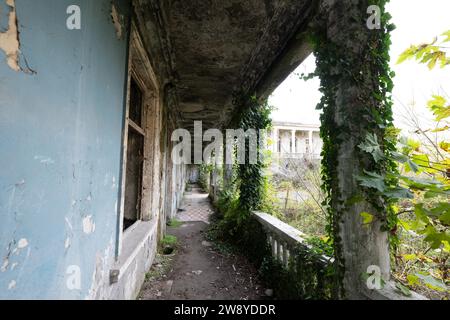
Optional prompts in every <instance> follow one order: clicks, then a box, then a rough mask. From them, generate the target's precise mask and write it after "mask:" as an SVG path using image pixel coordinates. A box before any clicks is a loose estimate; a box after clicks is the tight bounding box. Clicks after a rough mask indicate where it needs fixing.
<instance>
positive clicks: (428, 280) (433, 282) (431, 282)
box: [415, 273, 449, 292]
mask: <svg viewBox="0 0 450 320" xmlns="http://www.w3.org/2000/svg"><path fill="white" fill-rule="evenodd" d="M415 276H416V277H417V278H419V279H420V280H421V281H422V282H423V283H424V284H425V285H426V286H427V287H428V288H430V289H433V290H437V291H441V292H445V291H448V290H449V288H448V287H447V286H446V285H445V284H444V283H442V282H441V281H439V280H437V279H436V278H434V277H433V276H431V275H430V274H426V273H416V274H415Z"/></svg>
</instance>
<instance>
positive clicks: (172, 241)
mask: <svg viewBox="0 0 450 320" xmlns="http://www.w3.org/2000/svg"><path fill="white" fill-rule="evenodd" d="M177 243H178V239H177V237H175V236H172V235H167V236H165V237H164V238H163V239H162V241H161V245H162V246H163V247H164V246H176V245H177Z"/></svg>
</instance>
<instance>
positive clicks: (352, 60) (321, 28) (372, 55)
mask: <svg viewBox="0 0 450 320" xmlns="http://www.w3.org/2000/svg"><path fill="white" fill-rule="evenodd" d="M369 2H370V3H369V4H373V5H377V6H379V7H380V9H381V12H382V16H381V29H379V30H364V28H361V30H360V32H362V33H364V34H363V35H362V38H363V39H365V38H368V42H367V44H365V45H364V46H363V47H362V51H363V52H356V51H354V50H349V48H348V39H347V38H345V37H344V38H343V39H339V40H340V41H339V40H337V41H330V38H329V35H328V32H329V30H328V27H329V25H328V24H327V23H326V22H325V23H323V22H322V23H318V24H317V25H316V26H315V27H314V31H313V34H312V42H313V48H314V49H313V50H314V54H315V57H316V71H315V72H314V73H313V74H311V75H309V76H308V77H313V76H317V77H319V79H320V92H321V93H322V98H321V101H320V103H319V104H318V106H317V109H319V110H322V115H321V124H322V125H321V138H322V140H323V142H324V147H323V152H322V157H323V158H322V182H323V186H322V188H323V190H324V192H325V194H326V200H325V201H324V203H323V205H324V207H325V208H327V210H328V227H327V231H328V233H329V235H330V238H331V239H332V242H333V246H334V253H335V258H336V265H335V267H336V275H337V277H336V281H337V283H336V287H340V288H341V290H340V295H341V296H343V295H345V293H344V292H343V289H342V285H341V284H342V279H343V275H344V259H343V252H342V247H341V244H340V243H341V239H340V238H339V232H340V230H339V228H340V227H339V223H340V220H341V217H342V215H343V213H344V212H347V211H348V210H349V208H350V207H351V206H353V205H354V204H355V203H357V202H359V201H362V200H363V199H364V200H366V201H368V202H369V203H370V205H371V206H372V207H373V208H374V211H376V212H377V214H378V215H379V217H378V218H379V219H380V220H381V221H383V228H384V230H386V231H389V230H393V228H395V225H396V216H395V214H394V212H393V210H392V207H391V205H392V203H393V199H392V198H389V197H387V196H385V195H382V196H380V194H379V193H376V192H374V191H373V189H371V188H367V187H364V186H363V187H362V188H360V190H358V193H356V194H354V195H353V196H352V197H351V198H350V199H346V201H344V200H342V195H341V194H340V191H339V190H340V188H339V183H340V181H339V174H338V171H337V170H338V161H339V159H338V151H339V147H340V146H341V145H342V144H343V143H344V142H345V141H347V140H348V139H356V141H359V144H363V143H364V141H365V138H366V137H367V135H368V134H370V133H372V134H375V135H376V137H377V139H379V141H378V142H379V144H378V145H379V149H378V150H377V152H379V153H380V154H382V155H386V157H380V158H379V159H374V158H373V157H370V156H368V154H367V152H366V150H364V148H363V147H357V148H355V150H352V152H353V155H354V157H355V158H357V159H358V160H359V161H360V167H361V168H368V169H369V170H370V172H373V173H375V174H378V175H383V176H384V174H385V173H386V172H395V171H396V170H397V169H396V164H395V162H394V161H392V160H391V158H390V157H389V155H390V154H391V153H392V152H394V151H395V140H396V131H395V130H393V125H392V121H393V118H392V99H391V92H392V89H393V82H392V77H393V76H394V74H393V72H392V71H391V70H390V67H389V61H390V59H389V48H390V44H391V40H390V31H392V30H393V28H394V26H393V25H392V24H390V22H389V21H390V18H391V17H390V15H389V14H388V13H386V12H385V5H386V3H387V2H388V1H387V0H372V1H369ZM336 5H337V6H339V5H340V4H336ZM360 9H361V10H363V9H364V8H360ZM333 10H334V9H333ZM364 12H365V11H364ZM353 14H354V16H353V17H352V12H348V19H354V21H360V22H361V23H362V24H364V25H365V23H366V21H364V18H366V17H365V16H364V15H361V11H355V12H354V13H353ZM341 32H344V33H345V30H342V31H341ZM351 32H352V37H353V38H355V39H356V38H358V36H359V35H358V34H354V33H356V31H355V30H351ZM347 37H348V35H347ZM343 83H345V85H346V86H349V87H354V88H357V90H358V95H357V99H358V103H359V105H361V106H364V107H362V108H355V110H351V111H350V112H349V114H345V115H343V114H340V112H341V110H339V109H338V106H337V104H336V99H337V97H338V96H339V94H340V92H339V90H340V88H341V85H342V84H343ZM338 116H340V117H345V121H344V122H343V121H341V123H339V124H337V121H336V118H337V117H338ZM342 122H343V123H342ZM361 123H364V125H363V126H362V125H361ZM363 174H364V172H361V175H363ZM385 183H386V184H387V185H388V188H391V189H392V191H395V186H396V184H397V183H396V181H395V178H391V179H390V180H388V181H385ZM386 208H387V210H386ZM386 211H387V212H386ZM392 243H393V244H394V245H395V239H394V240H393V241H392Z"/></svg>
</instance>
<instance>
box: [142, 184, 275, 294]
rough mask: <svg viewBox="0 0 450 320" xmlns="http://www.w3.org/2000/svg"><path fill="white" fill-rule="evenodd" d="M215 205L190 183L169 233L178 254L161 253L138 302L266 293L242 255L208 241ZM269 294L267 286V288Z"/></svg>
mask: <svg viewBox="0 0 450 320" xmlns="http://www.w3.org/2000/svg"><path fill="white" fill-rule="evenodd" d="M212 214H213V209H212V206H211V202H210V199H209V197H208V194H207V193H204V192H202V191H201V189H200V188H199V187H198V186H196V185H194V186H192V187H188V190H187V191H186V193H185V196H184V198H183V202H182V207H181V210H180V211H179V213H178V215H177V218H176V221H177V222H179V223H177V224H174V225H173V226H172V227H169V228H168V230H167V233H168V234H169V237H170V236H175V237H176V238H177V241H178V244H177V245H176V248H177V249H176V252H175V253H174V254H169V255H164V254H163V252H162V251H164V250H163V249H164V248H162V250H161V253H160V254H158V255H157V257H156V258H155V262H154V263H153V266H152V268H151V270H150V272H149V273H148V274H147V277H146V281H145V282H144V285H143V287H142V291H141V294H140V296H139V299H141V300H257V299H261V298H262V296H263V295H265V291H266V290H267V289H265V290H264V289H263V287H262V286H261V284H260V283H259V281H258V276H257V272H256V270H255V269H254V268H253V267H252V266H251V264H250V263H249V262H248V261H247V260H246V259H245V258H244V257H242V256H238V255H235V254H231V253H224V252H221V251H220V250H218V249H217V248H216V246H215V244H214V243H212V242H210V241H208V239H207V231H208V225H209V219H210V218H211V217H212ZM269 292H270V289H269Z"/></svg>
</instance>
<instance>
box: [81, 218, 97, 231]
mask: <svg viewBox="0 0 450 320" xmlns="http://www.w3.org/2000/svg"><path fill="white" fill-rule="evenodd" d="M94 231H95V223H94V221H93V220H92V216H87V217H84V218H83V232H84V233H85V234H91V233H94Z"/></svg>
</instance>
